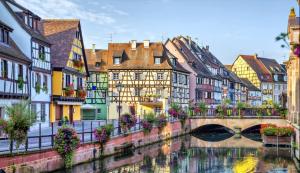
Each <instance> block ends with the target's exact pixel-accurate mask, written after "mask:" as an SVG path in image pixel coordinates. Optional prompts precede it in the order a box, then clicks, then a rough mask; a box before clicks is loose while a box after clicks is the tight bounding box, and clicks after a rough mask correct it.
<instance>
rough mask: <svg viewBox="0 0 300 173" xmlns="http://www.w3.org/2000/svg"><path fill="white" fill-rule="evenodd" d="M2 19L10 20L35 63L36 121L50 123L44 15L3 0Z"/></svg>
mask: <svg viewBox="0 0 300 173" xmlns="http://www.w3.org/2000/svg"><path fill="white" fill-rule="evenodd" d="M0 10H1V16H0V20H2V21H3V22H5V23H9V24H10V25H11V27H12V28H13V29H14V31H13V32H12V33H11V34H10V36H11V38H12V40H13V41H14V42H15V44H16V46H17V47H19V48H20V51H21V52H22V53H23V54H24V55H25V56H26V57H28V58H29V59H30V60H31V61H32V63H31V65H30V68H29V75H28V81H29V83H30V87H29V95H30V104H31V110H32V111H33V112H36V115H37V116H36V122H38V123H39V122H41V123H43V124H45V125H48V124H49V111H50V110H49V108H50V96H51V65H50V61H51V57H50V46H51V44H50V42H49V40H48V39H47V38H45V37H44V36H43V35H42V34H41V32H40V28H39V23H40V20H41V18H40V17H39V16H37V15H36V14H34V13H32V12H31V11H30V10H28V9H26V8H24V7H22V6H21V5H19V4H18V3H16V2H15V1H11V0H1V3H0Z"/></svg>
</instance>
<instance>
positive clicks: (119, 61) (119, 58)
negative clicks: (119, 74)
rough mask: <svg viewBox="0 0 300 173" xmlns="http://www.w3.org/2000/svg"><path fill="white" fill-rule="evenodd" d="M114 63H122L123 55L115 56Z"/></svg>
mask: <svg viewBox="0 0 300 173" xmlns="http://www.w3.org/2000/svg"><path fill="white" fill-rule="evenodd" d="M114 64H115V65H119V64H121V57H114Z"/></svg>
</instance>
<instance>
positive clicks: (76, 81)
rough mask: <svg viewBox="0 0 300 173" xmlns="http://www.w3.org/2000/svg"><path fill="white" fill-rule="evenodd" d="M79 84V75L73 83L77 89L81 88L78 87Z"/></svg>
mask: <svg viewBox="0 0 300 173" xmlns="http://www.w3.org/2000/svg"><path fill="white" fill-rule="evenodd" d="M78 84H79V78H78V77H77V78H76V77H74V83H73V85H74V89H75V90H77V89H79V88H77V85H78Z"/></svg>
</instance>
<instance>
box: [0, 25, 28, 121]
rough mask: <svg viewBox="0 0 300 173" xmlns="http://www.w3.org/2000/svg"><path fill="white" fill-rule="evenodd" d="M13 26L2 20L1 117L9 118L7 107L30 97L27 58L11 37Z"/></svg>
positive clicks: (0, 65)
mask: <svg viewBox="0 0 300 173" xmlns="http://www.w3.org/2000/svg"><path fill="white" fill-rule="evenodd" d="M12 31H13V28H11V27H10V26H8V25H7V24H5V23H4V22H2V21H1V20H0V118H4V119H6V118H8V117H7V116H8V115H6V114H5V107H6V106H10V105H12V104H14V103H17V102H20V101H21V100H27V99H28V98H29V88H28V86H30V85H29V80H28V76H29V69H28V67H29V65H30V64H31V60H30V59H29V58H27V57H26V56H25V55H24V54H23V53H22V52H21V50H20V49H19V48H18V47H17V45H16V43H15V42H14V41H13V40H12V39H11V36H10V35H11V32H12Z"/></svg>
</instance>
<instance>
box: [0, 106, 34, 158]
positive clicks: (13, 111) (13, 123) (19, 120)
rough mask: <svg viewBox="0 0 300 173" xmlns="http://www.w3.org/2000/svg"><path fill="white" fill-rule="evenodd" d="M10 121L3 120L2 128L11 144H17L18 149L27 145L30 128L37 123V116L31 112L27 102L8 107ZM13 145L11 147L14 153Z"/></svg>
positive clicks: (7, 112) (0, 124)
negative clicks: (24, 144)
mask: <svg viewBox="0 0 300 173" xmlns="http://www.w3.org/2000/svg"><path fill="white" fill-rule="evenodd" d="M6 114H7V115H9V118H8V120H3V119H2V120H1V121H0V126H1V127H3V131H4V133H5V134H7V136H8V138H9V140H10V143H11V144H12V143H13V142H16V149H17V150H18V149H19V147H20V145H21V144H23V143H25V141H26V139H27V133H28V130H29V128H30V126H31V125H32V124H33V123H34V122H35V117H36V114H35V113H33V112H31V110H30V108H29V104H28V102H27V101H22V102H19V103H17V104H14V105H12V106H7V107H6ZM12 150H13V145H12V146H11V147H10V152H11V153H12Z"/></svg>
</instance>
